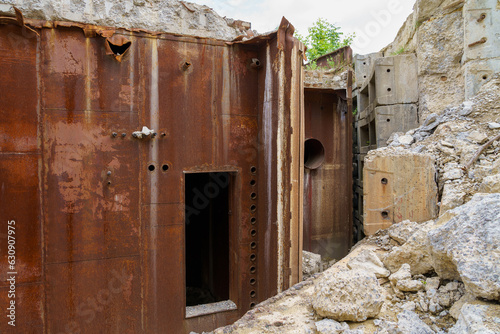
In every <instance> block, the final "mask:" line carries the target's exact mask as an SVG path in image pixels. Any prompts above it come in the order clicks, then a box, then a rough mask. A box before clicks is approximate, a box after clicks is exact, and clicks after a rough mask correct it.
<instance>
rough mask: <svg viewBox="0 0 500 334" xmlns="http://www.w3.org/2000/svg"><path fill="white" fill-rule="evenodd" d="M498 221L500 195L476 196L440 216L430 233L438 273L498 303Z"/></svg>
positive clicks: (499, 260)
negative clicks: (460, 282)
mask: <svg viewBox="0 0 500 334" xmlns="http://www.w3.org/2000/svg"><path fill="white" fill-rule="evenodd" d="M499 221H500V194H475V195H474V196H473V197H472V199H471V200H470V201H469V202H468V203H467V204H465V205H462V206H460V207H457V208H455V209H452V210H449V211H448V212H447V213H446V214H445V215H443V216H441V218H440V219H439V220H438V221H437V223H436V225H437V226H438V227H437V228H435V229H433V230H431V231H429V233H428V236H429V243H430V248H431V252H432V266H433V267H434V269H435V271H436V273H437V274H438V275H439V276H440V277H441V278H442V279H459V280H461V281H463V282H464V284H465V287H466V289H467V291H469V292H471V293H472V294H474V295H475V296H478V297H482V298H486V299H493V300H495V299H496V300H499V299H500V266H499V265H498V264H499V263H500V250H499V249H498V245H499V244H500V224H499V223H498V222H499ZM386 266H387V264H386ZM389 269H390V268H389Z"/></svg>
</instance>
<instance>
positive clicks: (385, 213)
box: [382, 211, 389, 219]
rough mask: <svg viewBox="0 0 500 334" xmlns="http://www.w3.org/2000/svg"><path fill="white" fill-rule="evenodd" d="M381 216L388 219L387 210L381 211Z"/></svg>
mask: <svg viewBox="0 0 500 334" xmlns="http://www.w3.org/2000/svg"><path fill="white" fill-rule="evenodd" d="M382 218H384V219H388V218H389V212H387V211H382Z"/></svg>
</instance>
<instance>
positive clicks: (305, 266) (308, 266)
mask: <svg viewBox="0 0 500 334" xmlns="http://www.w3.org/2000/svg"><path fill="white" fill-rule="evenodd" d="M321 271H322V263H321V255H320V254H315V253H311V252H307V251H302V276H303V279H304V280H305V279H308V278H309V277H311V276H312V275H314V274H317V273H319V272H321Z"/></svg>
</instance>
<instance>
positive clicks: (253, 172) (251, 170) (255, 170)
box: [250, 166, 257, 174]
mask: <svg viewBox="0 0 500 334" xmlns="http://www.w3.org/2000/svg"><path fill="white" fill-rule="evenodd" d="M250 173H252V174H255V173H257V167H255V166H252V167H250Z"/></svg>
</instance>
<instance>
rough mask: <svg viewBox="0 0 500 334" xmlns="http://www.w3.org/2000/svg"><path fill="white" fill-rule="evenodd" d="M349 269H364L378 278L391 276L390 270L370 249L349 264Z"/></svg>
mask: <svg viewBox="0 0 500 334" xmlns="http://www.w3.org/2000/svg"><path fill="white" fill-rule="evenodd" d="M347 267H348V268H349V269H353V270H354V269H362V270H365V271H367V272H371V273H374V274H375V276H376V277H377V278H381V277H389V275H390V274H391V272H390V271H389V270H387V269H385V267H384V264H383V263H382V261H380V259H379V258H378V256H377V255H376V254H375V252H373V251H371V250H368V249H367V250H364V251H363V252H361V253H360V254H359V255H358V256H356V257H354V258H352V259H351V260H350V261H349V262H347Z"/></svg>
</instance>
